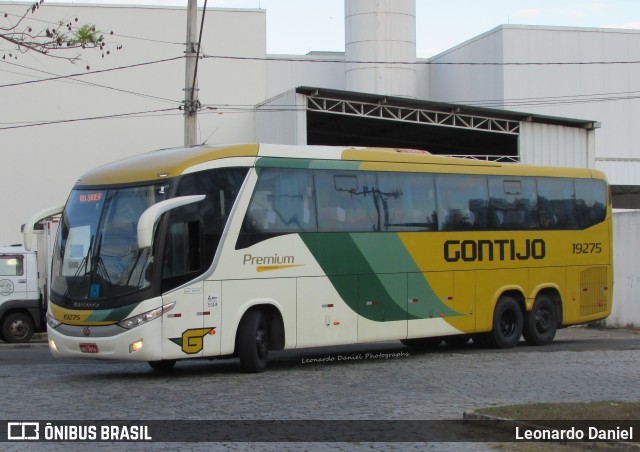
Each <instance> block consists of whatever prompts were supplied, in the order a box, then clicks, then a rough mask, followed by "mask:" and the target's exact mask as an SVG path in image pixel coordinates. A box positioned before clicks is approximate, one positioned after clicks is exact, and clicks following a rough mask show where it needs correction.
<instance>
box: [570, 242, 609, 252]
mask: <svg viewBox="0 0 640 452" xmlns="http://www.w3.org/2000/svg"><path fill="white" fill-rule="evenodd" d="M571 245H572V246H573V254H600V253H602V243H599V242H584V243H572V244H571Z"/></svg>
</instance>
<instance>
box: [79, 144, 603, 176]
mask: <svg viewBox="0 0 640 452" xmlns="http://www.w3.org/2000/svg"><path fill="white" fill-rule="evenodd" d="M234 157H236V158H244V159H243V160H244V162H243V163H238V165H240V166H243V165H246V166H253V165H256V162H258V161H259V160H260V159H263V158H264V160H268V161H270V162H271V164H269V165H266V166H274V165H275V166H283V167H298V168H299V167H309V168H323V167H327V168H335V169H339V168H340V167H344V169H359V170H376V171H385V170H386V171H406V172H415V171H434V172H450V173H477V174H511V175H528V176H565V177H567V176H570V177H594V178H598V179H605V176H604V174H603V173H601V172H600V171H597V170H592V169H585V168H558V167H548V166H544V167H543V166H530V165H522V164H513V163H506V164H503V163H497V162H487V161H480V160H472V159H463V158H455V157H443V156H437V155H432V154H430V153H428V152H426V151H418V150H412V149H397V148H359V147H337V146H292V145H279V144H238V145H228V146H193V147H180V148H169V149H161V150H158V151H152V152H147V153H144V154H140V155H137V156H133V157H129V158H126V159H123V160H119V161H116V162H113V163H108V164H106V165H103V166H100V167H97V168H95V169H93V170H90V171H88V172H87V173H85V174H83V175H82V176H81V177H80V179H78V181H77V182H76V186H92V185H113V184H127V183H129V184H130V183H137V182H146V181H157V180H162V179H166V178H171V177H176V176H179V175H181V174H184V173H185V172H193V171H194V170H197V169H205V168H214V167H217V166H219V162H216V161H218V160H220V159H228V158H234ZM276 159H277V160H276ZM305 161H306V162H307V164H304V162H305ZM329 161H332V162H334V163H333V164H330V162H329ZM275 162H278V164H277V165H276V163H275ZM313 162H315V164H312V163H313ZM323 162H325V163H324V164H323ZM337 162H342V163H344V164H345V165H340V164H338V165H336V163H337ZM416 165H428V167H427V166H425V167H422V166H416ZM225 166H227V165H225Z"/></svg>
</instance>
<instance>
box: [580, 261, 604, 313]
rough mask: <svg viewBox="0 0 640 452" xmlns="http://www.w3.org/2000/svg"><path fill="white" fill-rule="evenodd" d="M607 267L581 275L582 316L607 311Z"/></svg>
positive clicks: (596, 268)
mask: <svg viewBox="0 0 640 452" xmlns="http://www.w3.org/2000/svg"><path fill="white" fill-rule="evenodd" d="M608 286H609V284H608V282H607V267H591V268H589V269H587V270H584V271H583V272H581V273H580V315H581V316H588V315H592V314H597V313H599V312H604V311H606V310H607V298H608V293H607V287H608Z"/></svg>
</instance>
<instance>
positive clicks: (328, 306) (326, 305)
mask: <svg viewBox="0 0 640 452" xmlns="http://www.w3.org/2000/svg"><path fill="white" fill-rule="evenodd" d="M322 307H323V308H332V307H333V303H330V304H323V305H322Z"/></svg>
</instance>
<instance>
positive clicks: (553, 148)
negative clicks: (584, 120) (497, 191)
mask: <svg viewBox="0 0 640 452" xmlns="http://www.w3.org/2000/svg"><path fill="white" fill-rule="evenodd" d="M588 133H589V132H588V131H587V130H586V129H578V128H575V127H561V126H556V125H553V124H538V123H532V122H522V123H520V136H519V137H518V139H519V143H518V144H519V148H520V157H521V162H522V163H527V164H530V165H544V166H565V167H567V166H568V167H578V168H589V167H593V166H594V163H595V162H594V161H593V160H594V159H593V158H590V155H589V154H590V153H589V141H588V139H587V138H588Z"/></svg>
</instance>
